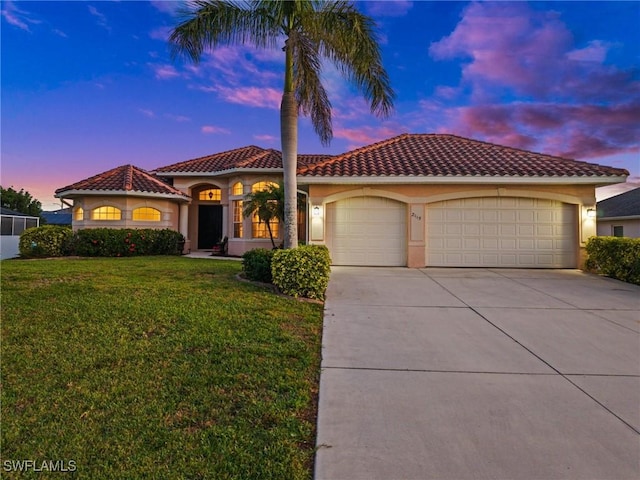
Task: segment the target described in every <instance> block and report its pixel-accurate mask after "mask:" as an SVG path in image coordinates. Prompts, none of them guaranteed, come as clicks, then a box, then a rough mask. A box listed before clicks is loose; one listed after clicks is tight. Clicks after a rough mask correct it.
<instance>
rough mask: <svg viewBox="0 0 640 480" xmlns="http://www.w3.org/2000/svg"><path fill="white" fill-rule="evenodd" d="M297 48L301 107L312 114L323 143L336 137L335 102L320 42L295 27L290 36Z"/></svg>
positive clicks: (295, 61) (297, 91)
mask: <svg viewBox="0 0 640 480" xmlns="http://www.w3.org/2000/svg"><path fill="white" fill-rule="evenodd" d="M288 42H289V45H290V47H291V49H292V51H293V70H294V71H293V75H294V89H295V95H296V101H297V103H298V107H299V109H300V110H301V112H302V113H303V114H304V115H307V116H310V117H311V123H312V124H313V128H314V130H315V132H316V133H317V134H318V136H319V137H320V141H321V142H322V144H323V145H328V144H329V143H330V142H331V139H332V138H333V129H332V125H331V102H330V101H329V97H328V95H327V92H326V90H325V88H324V86H323V85H322V81H321V70H322V62H321V59H320V55H319V54H318V49H317V46H316V45H314V44H313V43H312V42H311V41H310V39H309V37H307V36H306V35H305V34H304V33H301V32H297V31H295V30H294V31H292V32H291V33H290V35H289V39H288Z"/></svg>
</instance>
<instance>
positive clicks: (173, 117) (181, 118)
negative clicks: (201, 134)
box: [163, 113, 191, 123]
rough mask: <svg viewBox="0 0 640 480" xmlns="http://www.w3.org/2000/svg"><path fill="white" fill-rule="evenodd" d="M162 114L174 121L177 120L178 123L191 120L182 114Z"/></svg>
mask: <svg viewBox="0 0 640 480" xmlns="http://www.w3.org/2000/svg"><path fill="white" fill-rule="evenodd" d="M163 116H164V118H168V119H169V120H173V121H174V122H178V123H183V122H190V121H191V119H190V118H189V117H185V116H184V115H173V114H171V113H165V114H164V115H163Z"/></svg>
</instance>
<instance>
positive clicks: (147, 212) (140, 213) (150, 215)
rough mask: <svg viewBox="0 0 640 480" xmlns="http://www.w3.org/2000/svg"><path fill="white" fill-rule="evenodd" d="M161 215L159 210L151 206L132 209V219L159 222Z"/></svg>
mask: <svg viewBox="0 0 640 480" xmlns="http://www.w3.org/2000/svg"><path fill="white" fill-rule="evenodd" d="M161 215H162V214H161V213H160V210H157V209H155V208H151V207H140V208H136V209H134V210H133V219H134V220H139V221H142V222H159V221H160V219H161Z"/></svg>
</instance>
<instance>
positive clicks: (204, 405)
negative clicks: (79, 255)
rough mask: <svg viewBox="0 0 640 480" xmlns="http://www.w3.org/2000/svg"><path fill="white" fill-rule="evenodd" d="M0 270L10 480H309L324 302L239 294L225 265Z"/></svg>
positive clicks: (21, 264)
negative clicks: (64, 478)
mask: <svg viewBox="0 0 640 480" xmlns="http://www.w3.org/2000/svg"><path fill="white" fill-rule="evenodd" d="M1 269H2V272H1V275H2V277H1V280H2V366H1V369H2V385H1V387H2V412H1V413H2V423H1V428H2V445H1V447H2V465H0V469H2V478H42V476H43V473H37V472H35V471H34V470H35V469H34V468H30V470H29V472H28V473H27V474H25V473H18V472H15V471H14V470H13V468H16V466H17V465H18V464H15V463H14V464H11V465H14V466H13V467H10V468H7V467H8V466H9V465H10V464H8V463H7V461H8V460H11V461H19V460H33V461H35V464H36V466H37V468H39V469H41V467H42V462H56V461H58V462H65V463H64V466H65V467H66V468H67V469H69V466H72V467H73V466H74V465H75V472H74V473H73V474H72V475H74V476H76V477H78V478H92V479H101V478H114V479H116V478H122V479H133V478H154V479H156V478H157V479H174V478H175V479H180V478H184V479H198V478H211V479H228V478H237V479H253V478H255V479H269V478H273V479H302V478H311V475H312V471H311V470H312V462H313V449H314V442H315V416H316V396H317V389H318V379H319V366H320V333H321V324H322V307H321V305H317V304H310V303H302V302H298V301H295V300H291V299H287V298H282V297H278V296H275V295H274V294H273V293H271V292H270V291H268V290H264V289H261V288H259V287H256V286H253V285H249V284H246V283H242V282H239V281H237V280H236V279H235V275H236V274H237V273H238V272H239V271H240V264H239V262H232V261H221V260H210V259H192V258H180V257H135V258H111V259H62V260H29V261H13V260H12V261H3V262H2V264H1ZM70 461H72V462H73V463H72V464H70V463H69V462H70ZM49 465H51V464H49ZM62 465H63V464H61V463H59V464H58V466H62ZM45 467H46V465H45ZM60 475H61V474H60V473H57V474H53V475H51V476H52V477H54V476H55V477H60ZM67 475H69V474H67ZM47 476H48V475H46V474H45V477H47Z"/></svg>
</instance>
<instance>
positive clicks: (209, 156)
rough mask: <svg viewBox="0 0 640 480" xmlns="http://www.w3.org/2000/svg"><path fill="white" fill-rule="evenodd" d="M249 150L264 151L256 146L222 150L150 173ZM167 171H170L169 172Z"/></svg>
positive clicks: (155, 169) (156, 169)
mask: <svg viewBox="0 0 640 480" xmlns="http://www.w3.org/2000/svg"><path fill="white" fill-rule="evenodd" d="M249 148H257V149H258V150H264V148H262V147H258V146H256V145H245V146H244V147H237V148H231V149H229V150H224V151H222V152H216V153H212V154H210V155H203V156H201V157H196V158H191V159H189V160H183V161H182V162H177V163H172V164H170V165H165V166H162V167H157V168H154V169H153V170H151V171H152V172H156V171H158V170H162V169H165V168H168V167H178V166H181V165H185V164H187V163H192V162H197V161H200V160H206V159H210V158H213V157H220V156H222V155H227V154H230V153H233V152H239V151H241V150H247V149H249ZM169 171H171V170H169Z"/></svg>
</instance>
